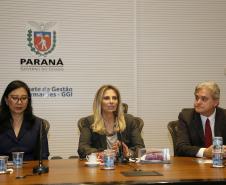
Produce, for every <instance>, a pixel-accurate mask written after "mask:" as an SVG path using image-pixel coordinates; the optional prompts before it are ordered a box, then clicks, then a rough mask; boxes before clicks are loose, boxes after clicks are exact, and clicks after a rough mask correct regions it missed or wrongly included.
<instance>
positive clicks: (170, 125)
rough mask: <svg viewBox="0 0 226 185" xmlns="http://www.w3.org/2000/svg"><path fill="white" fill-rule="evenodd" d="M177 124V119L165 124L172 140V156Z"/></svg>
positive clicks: (174, 148) (174, 147)
mask: <svg viewBox="0 0 226 185" xmlns="http://www.w3.org/2000/svg"><path fill="white" fill-rule="evenodd" d="M178 124H179V120H176V121H170V122H169V123H168V125H167V128H168V130H169V132H170V135H171V137H172V141H173V151H174V156H176V142H177V130H178Z"/></svg>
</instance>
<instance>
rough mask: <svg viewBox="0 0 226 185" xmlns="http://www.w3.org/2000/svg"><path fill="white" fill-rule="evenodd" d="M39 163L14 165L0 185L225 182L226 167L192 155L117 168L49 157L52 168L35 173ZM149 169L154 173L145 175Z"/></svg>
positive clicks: (46, 162)
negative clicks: (165, 161) (205, 161)
mask: <svg viewBox="0 0 226 185" xmlns="http://www.w3.org/2000/svg"><path fill="white" fill-rule="evenodd" d="M37 164H38V161H29V162H27V163H25V164H23V167H22V168H20V169H14V171H13V173H12V174H1V175H0V185H9V184H10V185H11V184H12V185H22V184H23V185H28V184H32V185H47V184H48V185H75V184H84V185H85V184H162V183H164V184H226V168H213V167H212V165H211V164H209V163H203V161H201V160H198V159H197V158H191V157H171V160H170V163H169V164H162V163H156V164H140V163H127V164H119V163H117V164H115V169H114V170H105V169H103V166H97V167H88V166H86V164H85V161H84V160H80V159H65V160H64V159H59V160H46V161H43V164H44V166H48V167H49V172H48V173H44V174H40V175H38V174H37V175H33V174H32V169H33V167H35V166H37ZM130 172H132V173H130ZM152 172H153V173H154V175H153V174H152ZM155 172H156V173H155ZM123 173H128V174H135V175H141V176H125V175H124V174H123ZM146 173H151V174H152V175H153V176H152V175H144V174H146ZM156 174H157V175H156Z"/></svg>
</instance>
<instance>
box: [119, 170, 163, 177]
mask: <svg viewBox="0 0 226 185" xmlns="http://www.w3.org/2000/svg"><path fill="white" fill-rule="evenodd" d="M121 174H123V175H124V176H127V177H132V176H163V174H161V173H159V172H156V171H134V170H132V171H125V172H121Z"/></svg>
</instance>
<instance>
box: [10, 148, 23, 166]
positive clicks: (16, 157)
mask: <svg viewBox="0 0 226 185" xmlns="http://www.w3.org/2000/svg"><path fill="white" fill-rule="evenodd" d="M12 156H13V157H12V158H13V165H14V167H15V168H22V166H23V157H24V152H13V153H12Z"/></svg>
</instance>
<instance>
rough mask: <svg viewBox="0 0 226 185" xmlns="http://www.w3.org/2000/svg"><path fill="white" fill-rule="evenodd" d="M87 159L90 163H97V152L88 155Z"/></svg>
mask: <svg viewBox="0 0 226 185" xmlns="http://www.w3.org/2000/svg"><path fill="white" fill-rule="evenodd" d="M86 159H87V161H88V162H89V163H96V162H97V155H96V153H91V154H90V155H87V156H86Z"/></svg>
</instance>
